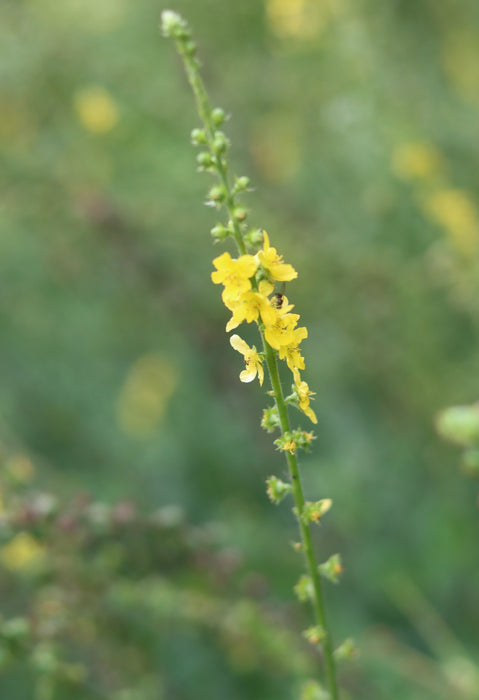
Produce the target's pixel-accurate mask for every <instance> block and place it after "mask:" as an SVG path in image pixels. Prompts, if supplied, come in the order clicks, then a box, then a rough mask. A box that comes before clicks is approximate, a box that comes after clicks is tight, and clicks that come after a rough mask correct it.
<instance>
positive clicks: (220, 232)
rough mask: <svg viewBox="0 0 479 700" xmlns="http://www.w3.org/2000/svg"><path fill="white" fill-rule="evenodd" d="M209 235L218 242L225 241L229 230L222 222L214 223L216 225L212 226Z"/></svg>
mask: <svg viewBox="0 0 479 700" xmlns="http://www.w3.org/2000/svg"><path fill="white" fill-rule="evenodd" d="M211 235H212V237H213V238H214V240H215V241H217V242H218V243H219V242H221V241H225V240H226V239H227V238H228V236H231V231H230V230H229V229H228V228H226V226H223V224H216V226H213V228H212V229H211Z"/></svg>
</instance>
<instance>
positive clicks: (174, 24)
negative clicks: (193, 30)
mask: <svg viewBox="0 0 479 700" xmlns="http://www.w3.org/2000/svg"><path fill="white" fill-rule="evenodd" d="M161 31H162V33H163V36H165V37H167V38H172V39H184V38H186V37H189V36H190V31H189V29H188V25H187V24H186V22H185V20H184V19H183V17H181V15H179V14H178V13H177V12H173V11H172V10H163V12H162V13H161Z"/></svg>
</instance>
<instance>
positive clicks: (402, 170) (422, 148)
mask: <svg viewBox="0 0 479 700" xmlns="http://www.w3.org/2000/svg"><path fill="white" fill-rule="evenodd" d="M391 166H392V169H393V172H394V173H395V174H396V175H397V176H398V177H400V178H402V179H403V180H415V179H418V180H419V179H425V178H429V177H431V176H432V175H436V174H437V173H439V172H440V171H441V169H442V156H441V153H440V152H439V150H438V149H437V148H436V147H435V146H433V145H431V144H429V143H423V142H420V141H417V142H414V141H411V142H407V143H403V144H400V145H399V146H397V147H396V148H395V149H394V151H393V153H392V158H391Z"/></svg>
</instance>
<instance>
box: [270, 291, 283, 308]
mask: <svg viewBox="0 0 479 700" xmlns="http://www.w3.org/2000/svg"><path fill="white" fill-rule="evenodd" d="M283 301H284V294H282V293H281V292H276V293H275V294H273V298H272V300H271V304H272V305H273V306H274V308H275V309H280V308H281V307H282V306H283Z"/></svg>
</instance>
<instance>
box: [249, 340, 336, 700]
mask: <svg viewBox="0 0 479 700" xmlns="http://www.w3.org/2000/svg"><path fill="white" fill-rule="evenodd" d="M261 335H262V337H263V347H264V353H265V357H266V363H267V365H268V371H269V376H270V379H271V385H272V387H273V392H274V399H275V402H276V407H277V409H278V414H279V420H280V423H281V432H282V434H283V435H284V434H285V433H288V432H289V431H290V425H289V416H288V407H287V406H286V403H285V400H284V396H283V389H282V387H281V381H280V378H279V372H278V364H277V361H276V355H275V353H274V350H273V349H272V348H271V346H270V345H269V344H268V343H267V342H266V340H265V338H264V335H263V333H261ZM285 455H286V461H287V463H288V469H289V474H290V477H291V485H292V487H293V497H294V502H295V504H296V510H297V513H298V522H299V529H300V532H301V540H302V549H303V552H304V558H305V560H306V566H307V569H308V572H309V575H310V577H311V581H312V583H313V590H314V599H313V608H314V614H315V617H316V622H317V623H318V625H320V626H321V627H322V628H323V630H324V631H325V633H326V635H325V638H324V641H323V649H324V660H325V668H326V675H327V679H328V685H329V690H330V693H331V700H338V697H339V696H338V687H337V682H336V666H335V662H334V654H333V644H332V639H331V634H330V632H329V629H328V624H327V621H326V614H325V611H324V603H323V594H322V588H321V578H320V574H319V570H318V564H317V561H316V555H315V553H314V549H313V541H312V537H311V527H310V525H307V524H305V523H304V522H303V520H302V518H301V513H302V512H303V510H304V505H305V499H304V493H303V485H302V483H301V475H300V472H299V468H298V460H297V459H296V455H295V454H291V453H290V452H287V451H286V452H285Z"/></svg>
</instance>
